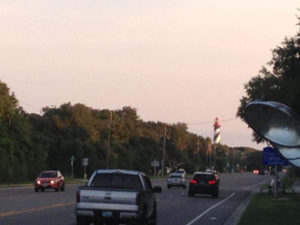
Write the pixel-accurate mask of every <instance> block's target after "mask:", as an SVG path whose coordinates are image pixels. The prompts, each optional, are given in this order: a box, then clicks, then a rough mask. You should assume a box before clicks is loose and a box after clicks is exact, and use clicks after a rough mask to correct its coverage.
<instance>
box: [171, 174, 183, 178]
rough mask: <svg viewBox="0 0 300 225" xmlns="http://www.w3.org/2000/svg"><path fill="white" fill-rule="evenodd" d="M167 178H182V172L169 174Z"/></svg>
mask: <svg viewBox="0 0 300 225" xmlns="http://www.w3.org/2000/svg"><path fill="white" fill-rule="evenodd" d="M169 178H182V174H170V176H169Z"/></svg>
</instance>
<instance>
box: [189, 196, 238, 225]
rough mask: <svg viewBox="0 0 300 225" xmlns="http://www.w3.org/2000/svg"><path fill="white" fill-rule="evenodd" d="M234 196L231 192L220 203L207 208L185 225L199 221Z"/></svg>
mask: <svg viewBox="0 0 300 225" xmlns="http://www.w3.org/2000/svg"><path fill="white" fill-rule="evenodd" d="M234 195H235V192H233V193H232V194H231V195H229V196H228V197H227V198H225V199H223V200H222V201H220V202H218V203H217V204H214V205H213V206H211V207H210V208H208V209H207V210H205V211H204V212H202V213H201V214H200V215H198V216H197V217H196V218H194V219H193V220H191V221H190V222H188V223H187V224H186V225H192V224H193V223H195V222H196V221H197V220H199V219H200V218H201V217H203V216H204V215H205V214H207V213H208V212H209V211H211V210H212V209H214V208H216V207H218V206H219V205H221V204H222V203H224V202H226V201H227V200H229V199H230V198H232V197H233V196H234Z"/></svg>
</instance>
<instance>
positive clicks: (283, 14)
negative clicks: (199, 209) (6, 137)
mask: <svg viewBox="0 0 300 225" xmlns="http://www.w3.org/2000/svg"><path fill="white" fill-rule="evenodd" d="M299 7H300V4H299V0H287V1H284V0H38V1H37V0H19V1H14V0H0V80H1V81H2V82H4V83H6V84H7V85H8V87H9V88H10V90H11V91H12V92H14V93H15V95H16V97H17V99H18V100H19V103H20V105H21V106H22V107H23V108H24V109H25V111H26V112H35V113H40V111H41V109H42V108H43V107H45V106H57V107H59V106H60V105H61V104H63V103H67V102H71V103H72V104H75V103H82V104H85V105H87V106H90V107H92V108H95V109H96V108H97V109H112V110H114V109H121V108H122V107H123V106H131V107H134V108H136V109H137V111H138V115H139V116H140V118H141V119H142V120H144V121H162V122H167V123H177V122H184V123H186V124H188V127H189V131H191V132H193V133H196V134H198V135H201V136H204V137H210V138H212V135H213V121H214V119H215V118H216V117H219V118H220V120H221V136H222V140H221V142H222V143H223V144H226V145H229V146H233V147H234V146H251V147H255V148H259V149H261V147H262V145H256V144H255V143H253V142H252V141H251V140H252V137H251V130H250V128H247V125H246V124H244V123H242V122H241V120H240V119H237V118H236V116H235V115H236V111H237V108H238V106H239V99H240V98H241V97H242V96H243V95H245V91H244V84H245V83H247V82H248V81H249V80H250V79H251V77H253V76H255V75H257V74H258V72H259V70H260V69H261V67H262V66H263V65H266V63H267V62H268V61H270V59H271V50H272V49H274V48H275V47H276V46H278V45H280V44H281V42H282V41H283V40H284V38H285V37H286V36H287V37H291V36H294V35H295V34H296V33H297V31H298V28H299V27H298V26H297V25H296V24H297V22H298V20H297V17H296V16H297V15H299V14H300V13H299V11H298V10H297V8H299Z"/></svg>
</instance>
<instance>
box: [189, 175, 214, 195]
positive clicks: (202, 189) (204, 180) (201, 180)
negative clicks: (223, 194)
mask: <svg viewBox="0 0 300 225" xmlns="http://www.w3.org/2000/svg"><path fill="white" fill-rule="evenodd" d="M219 182H220V180H219V178H218V177H217V176H216V175H215V174H214V173H212V172H195V173H194V174H193V177H192V179H191V180H190V183H189V189H188V195H189V196H190V197H191V196H194V195H195V194H211V195H212V196H213V197H215V198H217V197H219Z"/></svg>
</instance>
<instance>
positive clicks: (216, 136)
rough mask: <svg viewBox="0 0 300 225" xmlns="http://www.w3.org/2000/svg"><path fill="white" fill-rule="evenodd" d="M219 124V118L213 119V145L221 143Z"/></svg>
mask: <svg viewBox="0 0 300 225" xmlns="http://www.w3.org/2000/svg"><path fill="white" fill-rule="evenodd" d="M220 128H221V123H220V120H219V118H216V119H215V123H214V140H213V143H214V144H219V143H220V141H221V129H220Z"/></svg>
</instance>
